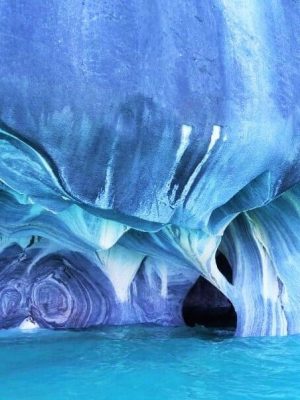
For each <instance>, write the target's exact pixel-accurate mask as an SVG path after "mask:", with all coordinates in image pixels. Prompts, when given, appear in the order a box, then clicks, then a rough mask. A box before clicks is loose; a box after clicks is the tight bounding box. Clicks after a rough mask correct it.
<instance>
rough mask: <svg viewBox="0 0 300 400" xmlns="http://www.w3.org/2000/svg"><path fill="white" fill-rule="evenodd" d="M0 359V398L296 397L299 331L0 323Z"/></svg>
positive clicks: (299, 389) (298, 395)
mask: <svg viewBox="0 0 300 400" xmlns="http://www.w3.org/2000/svg"><path fill="white" fill-rule="evenodd" d="M0 360H1V363H0V400H27V399H30V400H34V399H39V400H41V399H43V400H48V399H53V400H54V399H55V400H68V399H82V400H96V399H97V400H106V399H107V400H119V399H120V400H123V399H124V400H125V399H126V400H127V399H128V400H129V399H130V400H148V399H149V400H150V399H151V400H162V399H166V400H173V399H174V400H175V399H176V400H185V399H205V400H210V399H214V400H217V399H221V400H227V399H230V400H236V399H238V400H242V399H247V400H250V399H251V400H255V399H290V400H297V399H300V336H290V337H283V338H249V339H238V338H233V337H231V335H230V334H223V335H222V336H215V334H214V333H213V332H209V331H205V330H201V329H200V328H199V329H192V328H159V327H141V326H135V327H119V328H105V329H101V330H91V331H71V332H70V331H69V332H54V331H44V330H39V331H32V332H20V331H6V332H4V331H2V332H0Z"/></svg>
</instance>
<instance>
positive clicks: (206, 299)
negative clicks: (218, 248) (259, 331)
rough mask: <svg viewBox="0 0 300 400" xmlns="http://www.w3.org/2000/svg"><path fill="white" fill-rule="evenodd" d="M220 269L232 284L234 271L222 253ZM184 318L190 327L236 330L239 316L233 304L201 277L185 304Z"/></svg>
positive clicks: (219, 255) (218, 261)
mask: <svg viewBox="0 0 300 400" xmlns="http://www.w3.org/2000/svg"><path fill="white" fill-rule="evenodd" d="M217 263H218V268H219V269H220V271H221V272H222V273H223V274H224V276H225V277H226V278H227V280H228V281H229V282H230V283H232V269H231V266H230V264H229V263H228V261H227V259H226V258H225V256H224V255H223V254H222V253H219V254H218V255H217ZM182 316H183V319H184V321H185V323H186V324H187V325H188V326H195V325H203V326H205V327H207V328H221V329H222V328H223V329H225V328H236V324H237V316H236V312H235V310H234V307H233V305H232V303H231V302H230V301H229V300H228V298H227V297H226V296H224V294H223V293H221V292H220V291H219V290H218V289H217V288H216V287H215V286H213V285H212V284H211V283H210V282H208V281H207V280H206V279H205V278H203V277H200V278H198V280H197V281H196V283H195V284H194V285H193V286H192V288H191V289H190V291H189V292H188V294H187V296H186V298H185V299H184V302H183V307H182Z"/></svg>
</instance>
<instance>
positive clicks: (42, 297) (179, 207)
mask: <svg viewBox="0 0 300 400" xmlns="http://www.w3.org/2000/svg"><path fill="white" fill-rule="evenodd" d="M299 16H300V4H299V2H297V1H293V0H281V1H280V0H279V1H275V0H271V1H260V0H251V1H248V0H245V1H235V0H214V1H209V2H204V1H203V2H202V1H198V0H185V1H183V0H172V1H143V0H126V1H122V0H111V1H104V0H99V1H93V0H84V1H82V0H80V1H79V0H75V1H74V0H66V1H63V2H61V1H58V0H52V1H35V2H28V1H25V0H19V1H11V0H1V1H0V22H1V25H0V26H1V30H0V37H1V41H0V52H1V63H0V119H1V123H0V182H1V184H0V185H1V186H0V189H1V191H0V204H1V208H0V234H1V236H0V238H1V241H0V248H1V254H0V327H2V328H7V327H12V326H18V325H20V324H21V323H22V321H23V320H24V319H26V318H28V317H30V318H32V319H33V320H34V321H36V322H37V323H38V324H39V325H41V326H45V327H49V328H82V327H88V326H95V325H101V324H127V323H140V322H149V323H159V324H180V323H183V318H182V307H183V302H184V299H185V298H186V296H187V294H188V292H189V291H190V289H191V287H192V286H193V285H194V283H195V282H196V281H197V279H198V278H199V276H201V277H203V278H204V279H206V280H207V281H208V282H209V283H210V284H212V285H213V286H214V287H215V288H216V289H217V290H218V291H220V292H221V293H222V294H223V295H224V296H226V298H227V299H228V301H230V302H231V304H232V305H233V307H234V309H235V312H236V315H237V331H236V332H237V334H238V335H275V334H281V335H284V334H287V333H299V332H300V310H299V308H300V239H299V233H300V186H299V185H300V183H299V182H300V165H299V163H300V136H299V125H300V124H299V121H300V118H299V116H300V108H299V93H300V85H299V82H300V74H299V70H300V52H299V49H300V43H299V41H300V39H299V38H300V24H299ZM298 242H299V243H298ZM217 251H220V252H222V254H224V256H225V257H226V258H227V260H228V262H229V263H230V266H231V268H232V281H230V280H228V279H227V278H226V276H225V275H224V273H222V271H221V270H220V268H218V265H217V263H216V253H217ZM201 295H203V296H205V291H203V293H202V294H201V290H200V292H199V296H200V297H201ZM206 300H207V301H209V300H208V299H206ZM202 304H205V302H202Z"/></svg>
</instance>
